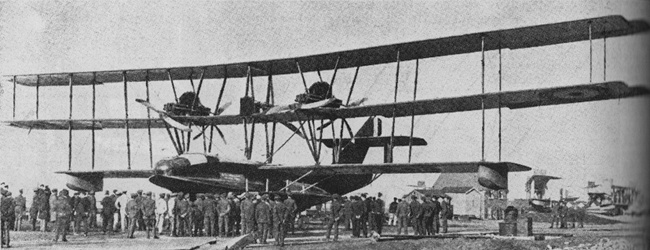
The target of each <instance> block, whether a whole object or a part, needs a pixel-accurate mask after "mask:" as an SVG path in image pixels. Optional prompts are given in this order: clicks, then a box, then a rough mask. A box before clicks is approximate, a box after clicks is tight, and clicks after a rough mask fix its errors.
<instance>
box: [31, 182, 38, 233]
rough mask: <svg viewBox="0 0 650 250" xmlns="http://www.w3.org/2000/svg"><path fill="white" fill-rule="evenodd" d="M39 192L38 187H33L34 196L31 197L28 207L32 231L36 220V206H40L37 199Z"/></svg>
mask: <svg viewBox="0 0 650 250" xmlns="http://www.w3.org/2000/svg"><path fill="white" fill-rule="evenodd" d="M40 192H41V190H40V189H38V188H36V189H34V197H32V205H31V206H30V207H29V222H30V224H31V225H32V231H36V221H37V220H38V207H39V206H40V205H39V204H38V203H39V200H38V194H39V193H40Z"/></svg>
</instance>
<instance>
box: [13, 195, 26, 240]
mask: <svg viewBox="0 0 650 250" xmlns="http://www.w3.org/2000/svg"><path fill="white" fill-rule="evenodd" d="M14 203H15V205H16V207H15V208H14V215H15V222H14V230H16V231H20V227H21V226H22V225H23V220H22V217H23V214H24V213H25V210H27V200H26V199H25V196H23V190H22V189H20V190H18V196H16V198H14Z"/></svg>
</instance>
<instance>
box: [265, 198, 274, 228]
mask: <svg viewBox="0 0 650 250" xmlns="http://www.w3.org/2000/svg"><path fill="white" fill-rule="evenodd" d="M274 197H275V196H273V195H271V194H269V207H270V208H271V218H270V219H271V221H270V222H269V235H268V236H267V239H268V238H274V237H275V227H273V208H274V207H275V202H274V201H273V200H274Z"/></svg>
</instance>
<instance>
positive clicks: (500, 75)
mask: <svg viewBox="0 0 650 250" xmlns="http://www.w3.org/2000/svg"><path fill="white" fill-rule="evenodd" d="M501 77H502V73H501V44H499V162H501V89H502V88H501V82H502V81H501Z"/></svg>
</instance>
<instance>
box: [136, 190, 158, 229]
mask: <svg viewBox="0 0 650 250" xmlns="http://www.w3.org/2000/svg"><path fill="white" fill-rule="evenodd" d="M140 202H141V203H142V219H143V220H144V227H145V231H147V239H149V237H150V235H149V231H153V238H154V239H158V230H156V201H154V200H153V199H152V198H151V192H147V193H145V194H144V197H142V199H141V200H140Z"/></svg>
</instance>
